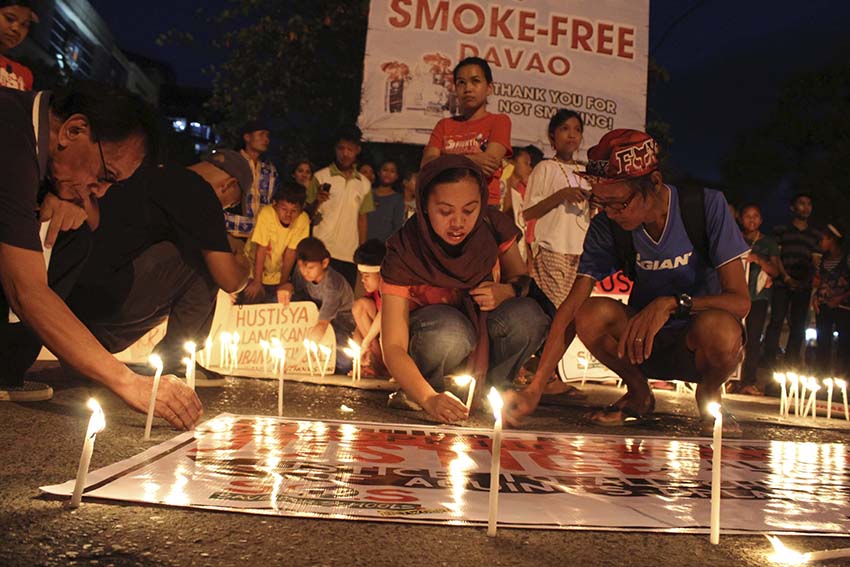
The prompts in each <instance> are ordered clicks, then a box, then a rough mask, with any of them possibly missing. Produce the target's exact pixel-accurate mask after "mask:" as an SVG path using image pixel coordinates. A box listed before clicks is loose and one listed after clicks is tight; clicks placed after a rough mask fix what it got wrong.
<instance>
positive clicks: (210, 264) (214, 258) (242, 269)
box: [202, 247, 262, 293]
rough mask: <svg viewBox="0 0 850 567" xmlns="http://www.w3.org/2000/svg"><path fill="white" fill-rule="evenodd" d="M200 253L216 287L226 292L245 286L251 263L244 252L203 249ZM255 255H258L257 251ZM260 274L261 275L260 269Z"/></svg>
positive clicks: (234, 291)
mask: <svg viewBox="0 0 850 567" xmlns="http://www.w3.org/2000/svg"><path fill="white" fill-rule="evenodd" d="M258 252H259V247H258ZM202 254H203V256H204V263H205V264H206V266H207V269H208V270H209V271H210V275H211V276H212V278H213V281H214V282H215V284H216V285H217V286H218V287H220V288H221V289H222V290H224V291H225V292H227V293H237V292H240V291H242V290H243V289H244V288H245V284H247V283H248V276H249V275H250V274H251V264H250V263H249V262H248V258H246V257H245V256H244V254H237V253H234V252H216V251H211V250H203V251H202ZM257 256H258V257H259V253H258V254H257ZM260 276H261V277H262V271H261V272H260Z"/></svg>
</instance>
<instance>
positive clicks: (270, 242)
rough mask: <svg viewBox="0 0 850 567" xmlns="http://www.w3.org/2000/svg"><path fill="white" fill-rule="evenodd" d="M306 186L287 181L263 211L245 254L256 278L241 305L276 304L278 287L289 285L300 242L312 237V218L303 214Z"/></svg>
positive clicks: (249, 285)
mask: <svg viewBox="0 0 850 567" xmlns="http://www.w3.org/2000/svg"><path fill="white" fill-rule="evenodd" d="M306 194H307V192H306V190H305V189H304V187H302V186H301V185H299V184H298V183H296V182H294V181H285V182H284V183H283V184H282V185H281V186H280V187H279V188H278V190H277V191H276V192H275V194H274V196H273V197H272V203H271V204H270V205H265V206H264V207H263V208H262V209H260V214H259V215H258V216H257V222H256V224H255V225H254V232H252V233H251V238H250V240H249V241H248V244H247V245H246V246H245V255H246V256H247V257H248V261H249V262H250V263H251V266H253V270H254V276H253V279H252V280H251V282H250V283H249V284H248V287H246V288H245V290H244V291H243V292H242V294H241V297H240V302H241V303H274V302H276V301H277V290H278V288H279V287H280V286H281V285H283V284H286V283H288V282H289V276H290V274H291V273H292V268H293V267H294V266H295V250H296V247H297V246H298V243H299V242H301V241H302V240H303V239H305V238H307V237H308V236H310V217H308V216H307V213H305V212H303V209H304V199H305V198H306Z"/></svg>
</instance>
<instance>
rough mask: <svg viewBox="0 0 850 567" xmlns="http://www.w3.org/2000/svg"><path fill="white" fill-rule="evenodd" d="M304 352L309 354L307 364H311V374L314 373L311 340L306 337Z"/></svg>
mask: <svg viewBox="0 0 850 567" xmlns="http://www.w3.org/2000/svg"><path fill="white" fill-rule="evenodd" d="M304 353H305V354H306V355H307V364H309V365H310V376H312V375H313V359H312V357H311V355H310V341H309V340H308V339H304Z"/></svg>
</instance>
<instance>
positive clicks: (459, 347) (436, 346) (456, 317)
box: [408, 297, 549, 391]
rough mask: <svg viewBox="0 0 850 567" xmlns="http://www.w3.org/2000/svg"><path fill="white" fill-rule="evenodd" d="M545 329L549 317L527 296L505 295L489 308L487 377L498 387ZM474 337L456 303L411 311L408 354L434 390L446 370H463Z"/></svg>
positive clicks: (512, 374) (526, 356) (439, 387)
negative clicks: (504, 298)
mask: <svg viewBox="0 0 850 567" xmlns="http://www.w3.org/2000/svg"><path fill="white" fill-rule="evenodd" d="M548 329H549V317H548V316H547V315H546V314H545V313H543V310H542V309H541V308H540V306H539V305H538V304H537V303H536V302H535V301H534V300H533V299H530V298H528V297H518V298H513V299H509V300H507V301H505V302H503V303H502V304H501V305H499V307H498V308H496V309H495V310H493V311H490V312H489V313H488V314H487V332H488V334H489V337H490V360H489V367H488V371H487V380H488V382H489V383H490V384H492V385H494V386H497V387H504V386H507V385H508V384H510V382H511V381H512V380H513V378H514V377H515V376H516V375H517V373H519V369H520V367H521V366H522V365H523V364H524V363H525V361H526V360H528V359H529V358H530V357H531V355H532V354H534V353H535V352H537V349H538V348H540V345H541V344H543V340H544V339H545V338H546V333H547V331H548ZM475 343H476V337H475V329H474V328H473V325H472V322H471V321H470V320H469V318H468V317H466V315H464V314H463V313H462V312H461V311H460V310H459V309H457V308H455V307H451V306H448V305H429V306H426V307H421V308H419V309H417V310H415V311H413V312H411V314H410V344H409V347H408V350H409V353H410V356H411V358H413V361H414V362H415V363H416V366H417V367H418V368H419V371H420V372H421V373H422V375H423V376H424V377H425V379H426V380H427V381H428V383H429V384H431V386H432V387H433V388H434V389H435V390H437V391H443V390H444V389H445V386H444V377H445V376H447V375H449V374H451V373H453V372H456V371H458V372H459V371H460V370H461V367H462V366H463V365H464V363H465V362H466V359H467V357H468V356H469V354H470V353H471V352H472V349H473V348H474V347H475Z"/></svg>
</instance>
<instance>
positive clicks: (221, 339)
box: [218, 332, 233, 344]
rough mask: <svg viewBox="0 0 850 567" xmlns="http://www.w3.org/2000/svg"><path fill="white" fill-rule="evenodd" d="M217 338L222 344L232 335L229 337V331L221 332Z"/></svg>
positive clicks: (229, 339)
mask: <svg viewBox="0 0 850 567" xmlns="http://www.w3.org/2000/svg"><path fill="white" fill-rule="evenodd" d="M218 338H219V340H220V341H221V342H223V343H224V344H228V343H229V342H230V341H231V339H232V338H233V337H231V335H230V333H228V332H223V333H221V334H220V335H219V336H218Z"/></svg>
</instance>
